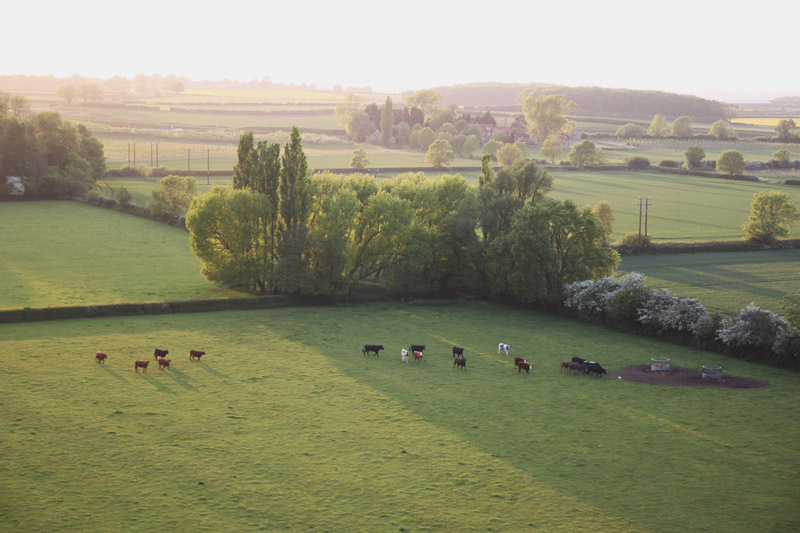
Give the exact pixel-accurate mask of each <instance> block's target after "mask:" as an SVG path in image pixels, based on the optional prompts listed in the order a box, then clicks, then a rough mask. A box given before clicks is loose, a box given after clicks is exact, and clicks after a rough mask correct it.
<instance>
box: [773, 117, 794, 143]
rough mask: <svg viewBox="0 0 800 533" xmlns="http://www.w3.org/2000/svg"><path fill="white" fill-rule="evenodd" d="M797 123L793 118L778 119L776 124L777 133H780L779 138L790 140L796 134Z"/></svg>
mask: <svg viewBox="0 0 800 533" xmlns="http://www.w3.org/2000/svg"><path fill="white" fill-rule="evenodd" d="M796 127H797V124H796V123H795V121H794V119H793V118H784V119H781V120H779V121H778V123H777V124H776V125H775V133H777V134H778V140H781V141H790V140H792V138H793V137H794V136H795V131H794V130H795V128H796Z"/></svg>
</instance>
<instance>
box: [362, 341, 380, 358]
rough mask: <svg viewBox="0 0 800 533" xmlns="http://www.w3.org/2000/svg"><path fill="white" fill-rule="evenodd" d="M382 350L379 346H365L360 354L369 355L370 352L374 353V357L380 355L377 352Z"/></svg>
mask: <svg viewBox="0 0 800 533" xmlns="http://www.w3.org/2000/svg"><path fill="white" fill-rule="evenodd" d="M381 350H383V345H381V344H365V345H364V349H363V350H361V352H362V353H363V354H364V355H369V354H370V353H371V352H375V355H380V354H379V353H378V352H380V351H381Z"/></svg>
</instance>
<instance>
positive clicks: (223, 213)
mask: <svg viewBox="0 0 800 533" xmlns="http://www.w3.org/2000/svg"><path fill="white" fill-rule="evenodd" d="M482 168H483V170H482V172H481V176H480V180H479V185H478V186H474V185H470V184H468V183H467V182H466V180H464V178H463V177H461V176H460V175H447V174H444V175H442V176H440V177H438V178H435V179H430V178H427V177H426V176H425V175H424V174H422V173H406V174H403V175H400V176H397V177H395V178H393V179H385V180H381V181H380V182H378V181H376V180H375V179H374V178H373V177H372V176H369V175H349V176H342V175H335V174H331V173H327V172H325V173H318V174H313V175H311V173H310V172H309V170H308V166H307V163H306V159H305V155H304V153H303V149H302V141H301V138H300V133H299V131H298V130H297V128H293V129H292V134H291V137H290V140H289V142H288V143H287V144H286V145H285V146H284V147H283V154H282V155H281V150H280V146H279V145H277V144H269V143H266V142H260V143H257V144H256V143H254V140H253V136H252V133H248V134H244V135H242V137H241V138H240V141H239V153H238V163H237V164H236V167H235V169H234V181H233V187H217V188H215V189H214V190H213V191H212V192H211V193H209V194H206V195H204V196H201V197H198V198H196V199H195V200H194V201H193V202H192V205H191V207H190V208H189V212H188V213H187V216H186V226H187V228H188V229H189V231H190V242H191V246H192V249H193V250H194V252H195V253H196V254H197V255H198V257H199V258H200V259H201V261H202V263H203V274H204V275H205V276H206V278H208V279H209V280H212V281H217V282H220V283H224V284H226V285H229V286H233V287H245V288H249V289H253V290H256V291H259V292H272V293H303V294H323V295H344V294H347V293H348V292H350V291H351V290H353V289H356V288H358V287H360V286H362V285H363V284H365V283H379V284H381V285H383V286H385V287H387V288H389V289H392V290H398V291H406V292H415V291H428V292H430V291H434V292H435V291H438V292H448V291H452V290H468V291H475V292H481V293H487V292H488V293H492V294H495V295H498V296H509V297H514V298H519V299H521V300H523V301H530V302H533V301H550V300H554V299H557V296H558V295H559V294H560V292H561V290H562V288H563V286H564V285H565V284H566V283H569V282H571V281H575V280H582V279H589V278H595V277H597V276H603V275H608V274H610V273H611V272H613V270H614V268H615V267H616V265H617V264H618V261H619V256H618V254H617V253H616V252H615V251H613V250H612V249H611V248H610V247H609V246H607V244H606V238H607V236H608V235H609V234H610V231H611V228H610V223H611V222H610V220H611V216H610V212H608V211H604V212H603V213H604V214H602V215H601V216H598V214H599V213H600V212H599V211H598V213H595V212H593V210H592V209H591V208H589V207H579V206H577V205H575V204H574V203H573V202H571V201H568V200H567V201H564V202H559V201H555V200H553V199H550V198H548V197H547V192H548V191H549V190H551V188H552V178H551V177H550V176H549V174H548V173H547V172H546V171H545V170H543V169H540V168H538V167H537V166H536V165H535V164H534V163H532V162H526V161H520V162H518V163H516V164H514V165H513V166H510V167H506V168H503V169H501V170H500V171H498V172H497V173H495V172H494V171H493V169H492V165H491V159H490V158H489V157H488V156H484V158H483V160H482ZM603 219H604V220H603Z"/></svg>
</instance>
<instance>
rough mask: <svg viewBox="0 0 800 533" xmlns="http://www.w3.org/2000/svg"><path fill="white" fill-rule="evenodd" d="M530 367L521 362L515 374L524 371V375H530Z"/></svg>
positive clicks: (528, 364) (530, 365)
mask: <svg viewBox="0 0 800 533" xmlns="http://www.w3.org/2000/svg"><path fill="white" fill-rule="evenodd" d="M532 366H533V365H532V364H530V363H522V362H521V363H519V364H517V372H522V371H523V370H524V371H525V373H526V374H530V373H531V367H532Z"/></svg>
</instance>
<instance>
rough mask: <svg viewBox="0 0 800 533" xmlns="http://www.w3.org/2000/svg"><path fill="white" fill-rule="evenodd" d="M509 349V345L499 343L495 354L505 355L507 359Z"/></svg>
mask: <svg viewBox="0 0 800 533" xmlns="http://www.w3.org/2000/svg"><path fill="white" fill-rule="evenodd" d="M510 349H511V345H510V344H506V343H504V342H501V343H500V344H498V345H497V353H505V354H506V357H508V351H509V350H510Z"/></svg>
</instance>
